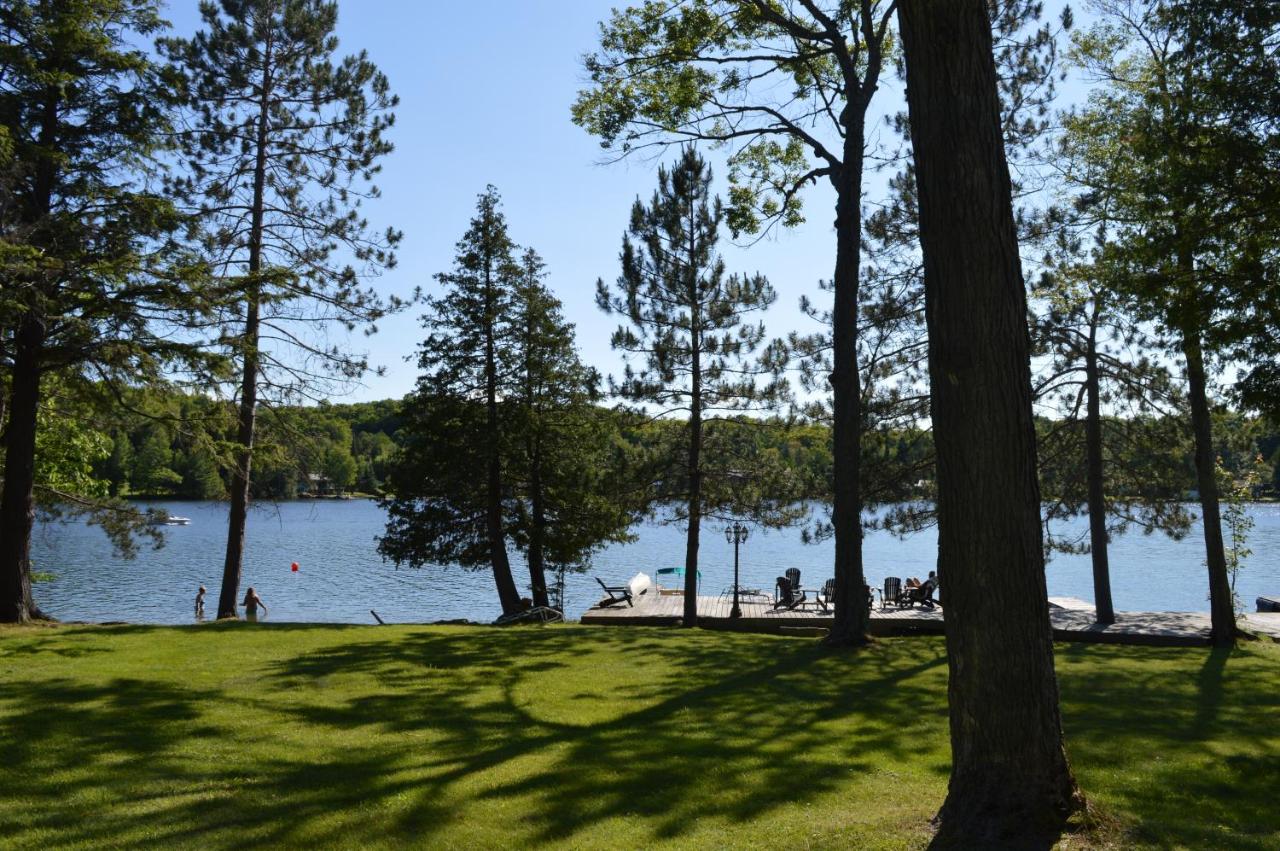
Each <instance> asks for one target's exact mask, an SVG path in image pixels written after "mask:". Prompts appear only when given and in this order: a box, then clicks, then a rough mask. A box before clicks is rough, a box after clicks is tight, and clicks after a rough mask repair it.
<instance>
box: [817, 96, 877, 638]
mask: <svg viewBox="0 0 1280 851" xmlns="http://www.w3.org/2000/svg"><path fill="white" fill-rule="evenodd" d="M850 109H851V111H853V112H855V113H856V115H857V117H856V118H855V119H852V123H851V124H850V126H848V127H846V128H845V138H846V140H847V142H846V144H845V149H844V153H845V159H844V169H843V170H842V172H841V174H840V175H839V181H838V183H837V192H838V193H839V194H838V196H837V198H838V200H837V202H836V269H835V276H834V278H833V281H834V288H835V303H834V306H833V308H832V314H831V334H832V344H833V349H832V371H831V396H832V413H833V421H832V448H833V456H834V457H833V458H832V462H833V464H834V482H833V484H834V493H833V500H832V511H831V515H832V525H833V526H834V529H835V616H834V618H833V622H832V625H831V631H830V632H829V633H828V634H827V637H826V638H825V639H824V640H823V643H824V644H827V645H831V646H857V645H860V644H865V643H867V642H868V641H869V640H870V638H869V636H868V632H869V625H870V613H869V612H868V611H867V592H866V584H867V583H866V578H865V575H864V574H863V565H862V487H861V475H862V471H861V468H862V376H861V373H860V371H859V369H858V287H859V275H860V267H861V239H862V136H863V126H862V117H861V116H862V114H863V113H862V109H860V108H857V107H855V106H853V105H851V106H850Z"/></svg>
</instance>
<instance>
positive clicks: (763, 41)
mask: <svg viewBox="0 0 1280 851" xmlns="http://www.w3.org/2000/svg"><path fill="white" fill-rule="evenodd" d="M893 7H894V4H893V3H892V2H881V0H858V2H854V3H849V2H805V3H803V4H801V5H800V6H795V5H793V4H779V3H774V2H768V0H698V2H694V3H686V4H675V5H670V4H659V3H646V4H643V5H640V6H635V7H631V8H628V9H626V10H624V11H615V12H614V13H613V17H612V18H611V20H610V21H608V23H607V24H605V25H602V27H601V44H600V50H599V51H598V52H596V53H594V54H590V55H588V56H587V58H586V63H585V64H586V69H587V71H588V72H589V73H590V75H591V82H592V87H591V88H589V89H587V90H584V91H583V92H581V93H580V94H579V96H578V99H577V101H576V102H575V104H574V107H573V116H574V121H576V122H577V123H578V124H580V125H582V126H584V127H586V128H587V129H588V130H590V131H591V132H592V133H594V134H596V135H598V136H600V137H601V138H602V140H603V144H604V145H605V147H614V146H617V147H619V148H620V149H621V151H622V153H623V154H624V155H625V154H627V153H629V152H631V151H635V150H645V149H649V148H652V147H655V146H668V145H672V144H687V143H690V142H698V141H707V142H711V143H713V144H720V145H728V146H731V147H730V174H729V177H730V183H731V187H730V199H731V211H730V215H729V223H730V225H731V226H732V227H733V229H734V230H735V231H742V232H749V233H756V232H760V231H761V230H762V229H765V228H767V227H770V226H771V225H772V224H774V223H778V222H781V223H782V224H784V225H787V226H795V225H799V224H801V223H802V222H803V221H804V216H803V213H802V199H803V190H804V189H805V187H806V186H808V185H809V184H811V183H816V182H817V181H819V180H825V181H827V182H828V183H829V185H830V186H831V188H832V189H833V190H834V192H835V196H836V204H835V215H836V250H835V257H834V261H835V263H834V270H835V271H834V274H833V277H832V291H833V307H832V311H831V316H832V338H833V342H832V358H831V366H832V368H831V370H830V372H829V376H828V380H829V381H830V383H831V388H832V397H833V402H832V429H833V452H834V457H835V464H834V467H833V487H834V493H833V499H834V505H833V522H834V535H835V565H834V572H835V577H836V600H835V605H836V612H837V618H838V619H839V626H840V627H841V629H842V630H843V634H840V633H838V632H837V631H835V630H833V631H832V634H831V636H830V640H831V641H833V642H834V643H848V644H856V643H861V642H863V641H865V640H866V636H867V623H868V622H867V611H866V607H865V605H864V603H863V601H864V600H865V596H864V592H863V586H864V584H865V581H864V579H863V569H862V528H861V515H862V494H861V491H860V487H861V486H860V481H861V478H860V472H859V463H860V456H861V450H860V446H861V434H862V414H861V410H860V408H859V401H860V399H861V396H862V391H861V387H860V384H859V378H860V375H859V372H858V369H857V345H858V341H857V312H858V301H859V297H858V286H859V280H860V273H859V264H860V260H861V253H860V251H861V242H860V240H861V231H862V224H861V222H862V193H863V171H864V163H865V153H866V150H867V146H868V140H867V135H868V134H867V126H866V123H867V115H868V111H869V109H870V106H871V102H872V98H873V96H874V94H875V92H876V90H877V89H878V88H879V85H880V77H881V73H882V71H883V70H884V64H885V58H886V53H887V52H888V51H889V49H890V42H891V36H890V34H889V29H888V28H889V23H890V20H891V18H892V16H893ZM811 156H812V158H811ZM690 484H691V486H696V483H695V482H690ZM690 581H692V580H691V579H690V578H689V577H688V576H686V584H688V583H689V582H690ZM686 605H691V604H690V603H689V601H688V600H686ZM686 614H689V613H686Z"/></svg>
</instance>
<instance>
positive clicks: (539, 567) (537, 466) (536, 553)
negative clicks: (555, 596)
mask: <svg viewBox="0 0 1280 851" xmlns="http://www.w3.org/2000/svg"><path fill="white" fill-rule="evenodd" d="M530 440H531V445H530V447H529V457H530V459H532V463H531V465H530V466H531V470H530V475H529V490H530V491H531V493H530V496H529V503H530V506H529V507H530V510H531V513H532V514H533V529H532V530H531V531H530V534H529V584H530V586H531V591H532V593H533V604H534V605H535V606H549V605H550V604H551V601H550V600H549V599H547V568H546V555H545V552H546V546H545V542H546V538H547V511H546V499H545V497H544V495H543V493H542V448H541V446H540V445H539V441H538V439H537V438H536V437H535V438H531V439H530Z"/></svg>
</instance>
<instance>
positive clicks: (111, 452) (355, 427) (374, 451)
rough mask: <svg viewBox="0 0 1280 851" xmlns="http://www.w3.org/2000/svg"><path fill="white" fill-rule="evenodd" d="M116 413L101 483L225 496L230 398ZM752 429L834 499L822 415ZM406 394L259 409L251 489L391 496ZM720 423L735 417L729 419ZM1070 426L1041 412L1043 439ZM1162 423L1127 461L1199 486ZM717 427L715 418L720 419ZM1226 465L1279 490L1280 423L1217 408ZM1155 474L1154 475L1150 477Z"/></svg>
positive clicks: (612, 414)
mask: <svg viewBox="0 0 1280 851" xmlns="http://www.w3.org/2000/svg"><path fill="white" fill-rule="evenodd" d="M131 407H132V408H133V409H134V412H133V413H132V414H129V415H127V416H125V417H122V418H119V420H118V422H119V425H118V427H116V428H114V429H113V430H111V431H108V432H105V433H104V436H105V437H106V438H107V441H106V444H105V445H102V448H101V449H100V450H99V455H100V457H98V458H96V459H95V460H94V461H93V474H94V477H95V478H98V479H100V480H102V481H105V482H106V483H107V484H108V487H109V488H110V492H111V494H112V495H113V496H122V497H135V498H142V497H146V498H176V499H225V498H226V496H227V489H228V484H229V483H228V481H227V474H226V469H227V467H228V465H227V464H226V463H224V461H223V456H224V455H225V453H227V452H228V451H230V448H231V446H232V443H231V437H230V436H231V435H232V434H233V431H234V423H235V411H234V408H233V407H232V406H231V405H229V404H227V403H224V402H216V401H213V400H210V399H207V398H205V397H201V396H193V395H186V394H182V393H177V392H172V393H159V392H157V391H154V390H153V391H148V393H147V396H146V399H145V400H140V404H135V405H133V406H131ZM601 414H602V416H603V417H604V418H605V419H606V420H608V421H609V422H611V423H612V425H613V429H614V431H615V434H614V440H615V441H616V442H617V443H618V445H619V447H620V448H621V449H622V450H624V451H626V452H628V454H629V457H643V456H644V455H646V454H648V453H646V450H656V449H658V448H659V447H661V446H663V445H666V444H668V443H669V442H670V441H672V440H678V435H679V433H680V430H681V428H682V424H681V423H680V422H679V421H677V420H665V419H664V420H651V419H649V418H647V417H645V416H643V415H641V414H637V413H634V412H629V411H625V410H622V409H612V408H601ZM755 423H756V426H757V427H755V428H751V429H733V433H734V439H735V440H750V441H752V442H753V443H754V444H755V448H756V450H757V451H760V450H763V451H765V452H767V453H769V454H771V455H773V456H774V457H776V458H777V459H779V460H780V461H782V462H783V465H784V466H785V467H786V468H787V469H789V470H790V471H791V473H792V476H791V477H790V485H789V486H788V488H787V490H788V493H787V494H778V496H779V497H782V496H798V497H801V498H806V499H829V498H830V480H831V463H832V461H831V458H832V456H831V432H830V429H829V427H828V426H827V425H825V424H823V423H813V422H802V421H798V420H791V419H784V418H781V417H773V418H766V419H762V420H756V421H755ZM402 424H403V416H402V403H401V402H400V401H398V400H393V399H386V400H382V401H377V402H361V403H353V404H331V403H321V404H319V405H310V406H285V407H272V408H269V409H265V410H263V412H262V413H261V415H260V426H261V433H260V435H259V441H260V442H259V454H257V455H256V456H255V458H254V469H253V476H252V487H253V492H254V495H255V496H256V497H257V498H260V499H298V498H312V497H328V496H341V495H357V494H359V495H385V494H386V492H387V487H386V482H387V478H388V472H389V470H390V469H391V467H392V465H394V464H395V463H396V453H397V450H398V449H399V448H400V446H401V444H402V436H401V434H400V429H401V426H402ZM722 425H733V423H727V424H722ZM1062 425H1063V424H1062V423H1061V422H1060V421H1051V420H1048V419H1040V420H1038V428H1039V431H1040V433H1041V436H1042V444H1043V445H1045V446H1048V445H1051V444H1052V433H1053V432H1054V430H1055V429H1056V428H1060V427H1061V426H1062ZM1164 425H1165V424H1163V423H1158V422H1156V421H1152V424H1151V433H1152V435H1153V439H1151V440H1146V441H1134V442H1132V443H1131V444H1130V445H1129V448H1128V452H1129V456H1130V457H1128V458H1126V459H1122V460H1124V461H1125V462H1126V463H1125V464H1124V466H1126V467H1128V468H1131V469H1160V470H1164V471H1172V475H1163V476H1161V477H1159V478H1160V481H1161V483H1162V487H1163V488H1164V489H1165V490H1166V491H1167V490H1170V489H1172V490H1173V492H1172V493H1169V492H1165V493H1160V494H1152V495H1153V496H1162V497H1170V496H1177V495H1179V494H1188V493H1190V492H1192V490H1193V489H1194V488H1195V469H1194V462H1193V458H1192V446H1191V442H1190V436H1189V435H1186V436H1185V439H1184V440H1183V441H1182V442H1176V441H1172V442H1171V441H1169V440H1167V439H1156V438H1155V437H1154V436H1155V435H1161V436H1166V435H1167V434H1168V433H1169V430H1168V429H1167V428H1165V427H1164ZM714 427H715V425H714V424H713V425H712V428H714ZM1214 433H1215V436H1216V437H1217V441H1218V446H1217V454H1218V457H1219V458H1220V459H1221V462H1222V468H1223V469H1224V470H1225V471H1226V472H1227V473H1228V474H1230V475H1232V476H1235V477H1237V478H1242V477H1243V476H1244V475H1245V473H1246V471H1249V470H1251V469H1253V468H1255V467H1256V466H1257V465H1258V464H1259V463H1261V465H1262V466H1263V468H1264V469H1263V475H1262V476H1258V477H1257V478H1258V479H1259V480H1260V481H1259V484H1258V485H1257V486H1256V490H1255V492H1254V496H1255V497H1258V498H1269V497H1274V496H1275V494H1276V493H1277V492H1278V491H1280V432H1277V431H1275V430H1272V429H1268V428H1266V427H1265V424H1264V423H1263V422H1262V421H1261V420H1258V419H1254V418H1247V417H1243V416H1240V415H1237V414H1234V413H1232V412H1230V411H1226V410H1222V411H1220V412H1219V413H1218V414H1217V421H1216V422H1215V428H1214ZM863 458H864V468H865V469H866V470H867V472H868V474H869V476H868V478H869V479H870V481H868V488H869V492H870V494H871V495H873V496H874V497H875V498H874V500H873V501H874V502H877V503H885V502H894V501H899V500H908V499H920V498H928V497H930V496H931V495H932V487H933V470H932V461H931V458H932V445H931V441H930V439H929V434H928V432H927V431H924V430H892V431H887V432H883V433H872V434H869V435H867V439H866V440H865V444H864V447H863ZM1042 467H1043V470H1042V490H1043V493H1044V496H1045V498H1053V497H1054V496H1055V495H1056V492H1057V491H1058V490H1059V489H1058V488H1057V487H1056V485H1055V481H1056V480H1057V478H1058V477H1059V476H1061V475H1062V474H1063V473H1062V471H1057V470H1056V468H1055V467H1054V465H1052V464H1043V465H1042ZM1153 478H1154V477H1153Z"/></svg>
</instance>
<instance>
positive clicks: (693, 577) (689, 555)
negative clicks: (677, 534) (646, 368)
mask: <svg viewBox="0 0 1280 851" xmlns="http://www.w3.org/2000/svg"><path fill="white" fill-rule="evenodd" d="M695 357H696V355H695ZM694 376H695V377H694V382H693V386H694V388H695V389H694V398H695V399H697V398H698V397H699V395H700V393H701V388H700V387H699V381H698V373H697V370H696V369H695V370H694ZM701 408H702V406H701V405H699V404H698V403H697V402H695V403H694V405H693V413H692V415H691V416H690V417H689V532H688V534H687V535H686V536H685V547H684V618H683V620H682V623H683V625H684V626H697V625H698V543H699V536H700V534H701V532H702V410H701Z"/></svg>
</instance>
